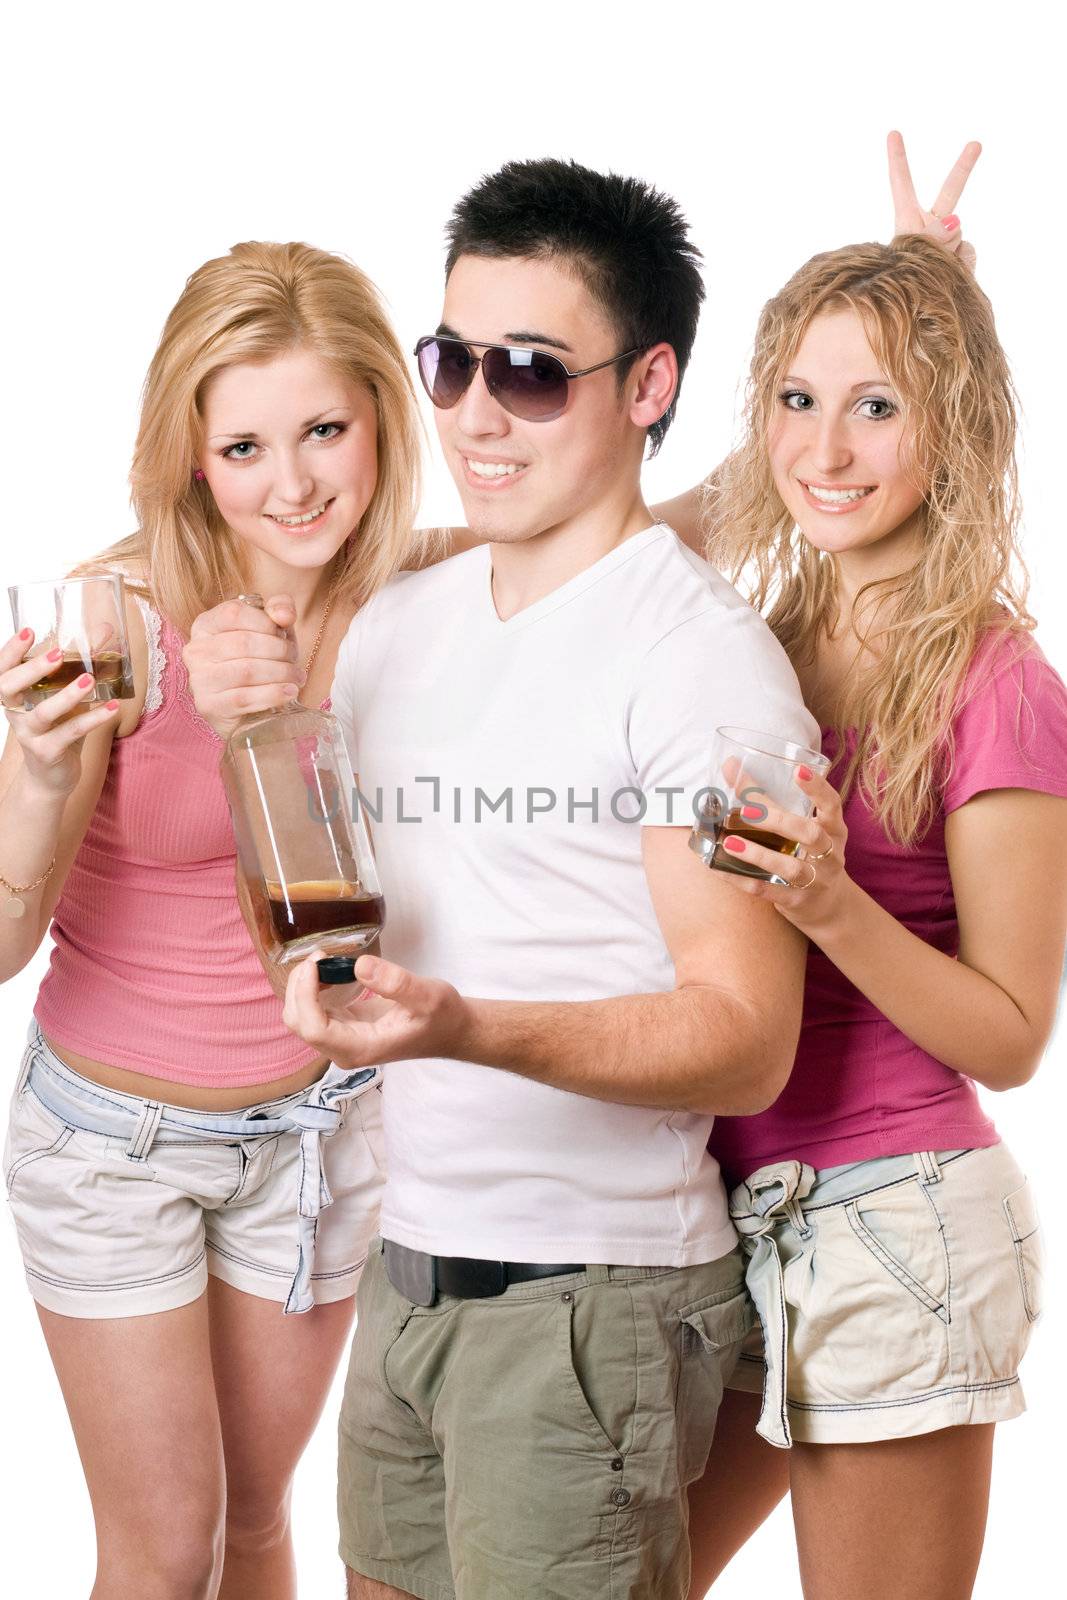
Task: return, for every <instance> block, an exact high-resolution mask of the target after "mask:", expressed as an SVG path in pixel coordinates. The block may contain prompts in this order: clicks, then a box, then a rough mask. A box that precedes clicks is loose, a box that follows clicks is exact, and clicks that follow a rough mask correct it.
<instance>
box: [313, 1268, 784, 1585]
mask: <svg viewBox="0 0 1067 1600" xmlns="http://www.w3.org/2000/svg"><path fill="white" fill-rule="evenodd" d="M356 1304H357V1312H358V1318H359V1320H358V1325H357V1331H356V1337H355V1340H354V1343H353V1349H352V1359H351V1366H350V1369H349V1373H348V1382H347V1385H346V1389H345V1397H344V1404H343V1407H342V1412H341V1427H340V1472H339V1511H340V1523H341V1555H342V1558H343V1560H344V1561H345V1562H346V1564H347V1565H348V1566H349V1567H351V1568H353V1569H354V1570H355V1571H356V1572H359V1573H362V1574H364V1575H365V1576H367V1577H370V1578H376V1579H378V1580H379V1581H380V1582H384V1583H389V1584H392V1585H394V1587H396V1588H398V1589H401V1590H403V1591H404V1592H405V1593H408V1594H412V1595H416V1596H419V1597H420V1600H453V1597H458V1600H490V1597H493V1600H496V1597H498V1596H499V1597H501V1600H503V1597H504V1596H507V1600H607V1597H608V1596H611V1597H612V1600H685V1596H686V1594H687V1591H688V1586H689V1540H688V1522H687V1506H686V1485H687V1484H689V1483H691V1482H692V1481H693V1480H694V1479H695V1478H698V1477H699V1476H700V1475H701V1473H702V1472H703V1470H704V1467H705V1465H706V1463H707V1457H708V1452H709V1449H710V1446H711V1441H712V1435H713V1433H714V1430H715V1418H716V1413H717V1411H718V1407H719V1402H720V1400H721V1398H722V1388H723V1380H724V1378H725V1376H726V1375H727V1374H728V1373H729V1371H730V1369H731V1367H732V1366H733V1364H734V1361H735V1360H736V1357H737V1353H738V1350H739V1349H740V1346H741V1341H742V1339H743V1338H744V1335H745V1333H746V1332H747V1330H748V1328H749V1327H750V1325H751V1320H752V1308H751V1305H750V1303H749V1301H748V1298H747V1295H746V1293H745V1289H744V1283H743V1276H742V1265H741V1259H740V1253H739V1251H736V1250H735V1251H733V1252H731V1254H730V1255H728V1256H725V1257H723V1258H722V1259H721V1260H719V1261H713V1262H710V1263H708V1264H707V1265H704V1266H695V1267H684V1268H680V1269H673V1268H672V1269H660V1268H653V1267H606V1266H603V1267H589V1268H587V1269H586V1271H585V1272H582V1273H575V1274H570V1275H568V1276H561V1277H558V1278H547V1279H540V1280H537V1281H535V1282H532V1283H520V1284H514V1285H512V1286H511V1287H509V1288H508V1289H506V1290H505V1291H504V1293H503V1294H502V1295H499V1296H496V1297H494V1298H491V1299H483V1300H460V1299H456V1298H453V1297H451V1296H444V1297H442V1298H441V1299H440V1300H439V1301H438V1303H437V1304H436V1305H434V1306H430V1307H423V1306H415V1305H412V1303H411V1301H410V1300H407V1299H405V1298H404V1297H403V1296H402V1295H400V1294H398V1293H397V1291H396V1290H395V1289H394V1288H393V1286H392V1284H391V1283H390V1282H389V1280H388V1278H387V1277H386V1274H385V1268H384V1262H383V1259H382V1255H381V1252H380V1248H379V1249H377V1250H375V1249H372V1251H371V1255H370V1259H369V1261H368V1263H367V1268H366V1271H365V1273H364V1276H363V1280H362V1282H361V1284H360V1289H359V1295H358V1298H357V1302H356Z"/></svg>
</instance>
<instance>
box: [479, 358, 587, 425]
mask: <svg viewBox="0 0 1067 1600" xmlns="http://www.w3.org/2000/svg"><path fill="white" fill-rule="evenodd" d="M482 370H483V371H484V373H485V381H486V385H487V387H488V389H489V393H490V394H491V395H492V396H493V398H494V400H498V401H499V402H500V404H501V405H502V406H503V407H504V410H505V411H510V412H511V414H512V416H515V417H522V418H523V419H524V420H525V421H526V422H550V421H551V420H552V418H553V417H558V416H559V415H560V413H561V412H562V411H563V410H564V409H565V408H566V405H567V369H566V368H565V367H564V365H563V363H562V361H557V360H556V358H555V356H547V355H544V354H543V353H542V352H541V351H540V350H519V349H514V348H509V349H506V350H502V349H499V348H497V349H493V350H487V351H486V352H485V355H484V356H483V358H482Z"/></svg>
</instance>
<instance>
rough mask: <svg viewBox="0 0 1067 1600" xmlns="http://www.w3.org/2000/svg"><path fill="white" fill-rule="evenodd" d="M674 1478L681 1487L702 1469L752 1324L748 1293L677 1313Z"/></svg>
mask: <svg viewBox="0 0 1067 1600" xmlns="http://www.w3.org/2000/svg"><path fill="white" fill-rule="evenodd" d="M678 1321H679V1339H680V1346H679V1352H678V1404H677V1430H678V1476H679V1481H680V1482H681V1484H682V1486H683V1487H684V1486H685V1485H686V1484H688V1483H692V1482H694V1481H695V1479H697V1478H699V1477H700V1476H701V1475H702V1474H703V1471H704V1468H705V1467H706V1466H707V1464H708V1455H709V1453H710V1451H711V1442H712V1439H713V1438H714V1436H715V1421H716V1418H717V1417H718V1414H719V1406H720V1405H721V1403H722V1391H723V1386H724V1384H725V1382H726V1379H727V1378H728V1377H729V1376H730V1374H731V1372H732V1371H733V1369H734V1367H735V1366H736V1364H737V1357H738V1355H739V1354H740V1352H741V1346H742V1345H743V1344H744V1342H745V1339H746V1338H747V1337H748V1334H749V1332H750V1331H751V1329H752V1327H753V1325H754V1324H755V1321H756V1313H755V1308H754V1307H753V1305H752V1301H751V1300H750V1299H749V1296H748V1291H747V1290H745V1289H742V1290H741V1292H740V1293H739V1294H735V1295H733V1296H732V1297H731V1298H730V1299H729V1300H722V1299H721V1298H720V1299H717V1300H716V1299H710V1300H698V1301H697V1302H696V1303H695V1304H694V1305H691V1306H685V1307H683V1308H682V1310H681V1311H679V1312H678Z"/></svg>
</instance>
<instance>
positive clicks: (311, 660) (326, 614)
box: [304, 568, 344, 683]
mask: <svg viewBox="0 0 1067 1600" xmlns="http://www.w3.org/2000/svg"><path fill="white" fill-rule="evenodd" d="M341 570H342V572H343V570H344V569H343V568H342V569H341ZM340 582H341V572H339V573H338V574H337V576H336V578H334V580H333V582H332V583H331V584H330V592H329V594H328V595H327V596H326V605H325V607H324V608H323V613H322V621H321V622H320V623H319V631H318V633H317V634H316V635H315V643H314V644H313V645H312V646H311V653H310V655H309V656H308V658H307V660H306V661H305V662H304V681H305V683H306V682H307V680H308V678H310V677H311V669H312V667H313V666H314V665H315V657H316V656H317V655H318V653H319V646H320V645H321V643H322V636H323V634H324V633H325V632H326V624H327V622H328V621H329V619H330V612H331V611H332V610H333V602H334V597H335V595H336V594H337V590H338V587H339V585H340Z"/></svg>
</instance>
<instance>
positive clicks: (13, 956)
mask: <svg viewBox="0 0 1067 1600" xmlns="http://www.w3.org/2000/svg"><path fill="white" fill-rule="evenodd" d="M418 464H419V463H418V436H417V421H416V412H415V405H414V400H413V395H412V389H411V383H410V379H409V377H408V373H407V367H406V362H405V359H404V356H403V353H402V351H401V349H400V347H399V345H398V343H397V341H396V338H395V336H394V334H393V332H392V329H391V328H390V326H389V323H388V320H387V318H386V316H385V313H384V311H383V309H382V306H381V303H380V301H379V299H378V297H377V294H376V292H375V290H374V288H373V286H372V285H371V284H370V283H369V281H368V280H367V279H366V278H365V277H364V275H363V274H362V273H361V272H360V271H359V270H358V269H357V268H356V267H355V266H353V265H352V264H350V263H349V262H347V261H344V260H342V259H341V258H339V257H337V256H332V255H328V254H326V253H324V252H322V251H318V250H314V249H311V248H310V247H308V246H306V245H301V244H290V245H274V244H244V245H237V246H235V247H234V249H233V250H232V251H231V252H230V254H229V255H228V256H225V257H223V258H221V259H219V260H216V261H209V262H207V263H206V264H205V265H204V266H202V267H201V268H200V269H199V270H198V271H197V272H195V273H194V274H193V276H192V277H191V278H190V280H189V282H188V284H187V286H186V289H185V291H184V293H183V294H182V296H181V298H180V299H179V301H178V303H177V305H176V306H175V307H174V309H173V311H172V312H171V314H170V316H169V318H168V320H167V323H166V326H165V328H164V331H163V335H162V339H161V341H160V345H159V348H158V350H157V352H156V354H155V357H154V359H153V361H152V365H151V368H150V370H149V374H148V380H147V384H146V388H145V394H144V402H143V409H142V415H141V426H140V432H139V436H138V440H137V446H136V452H135V456H134V463H133V472H132V484H133V500H134V505H135V508H136V510H137V513H138V516H139V531H138V532H137V533H136V534H134V535H133V536H132V537H130V538H127V539H125V540H124V541H123V542H122V543H120V544H118V545H116V546H115V547H114V548H113V549H111V550H108V551H106V552H105V553H104V554H103V555H102V556H100V557H98V558H96V559H95V560H94V561H93V562H90V563H87V566H86V569H84V570H94V569H101V570H108V571H115V570H117V571H121V572H122V573H123V574H124V575H125V576H126V579H127V588H128V594H129V596H130V599H129V603H128V619H127V620H128V626H129V633H130V638H131V641H132V650H133V662H134V675H135V682H136V697H135V699H134V700H133V701H126V702H122V703H116V702H112V703H111V704H109V705H106V706H101V707H97V708H94V709H91V710H85V709H83V707H84V702H85V697H86V694H87V693H88V690H89V688H90V686H91V684H90V681H89V680H85V681H83V682H79V683H75V684H72V685H71V686H70V687H69V688H66V689H64V690H62V691H61V692H59V693H57V694H56V695H55V696H54V697H53V698H51V699H49V700H47V701H45V702H44V703H43V704H42V705H40V706H38V707H37V708H35V709H34V710H33V711H31V712H29V713H20V712H11V711H9V712H8V722H9V725H10V734H9V737H8V741H7V745H6V748H5V751H4V755H3V760H2V765H0V840H2V841H3V843H2V849H0V857H2V858H0V874H2V880H0V911H2V910H3V905H4V904H6V903H8V902H11V903H12V905H14V902H15V901H16V899H19V900H21V901H22V903H23V905H24V907H25V910H24V914H23V915H22V916H21V917H13V916H11V915H6V916H0V981H3V980H4V979H6V978H8V977H10V976H12V975H13V974H14V973H16V972H18V971H19V970H20V969H21V968H22V967H24V966H25V965H26V963H27V962H28V961H29V959H30V958H31V956H32V955H33V954H34V952H35V951H36V949H37V948H38V946H39V945H40V943H41V941H42V940H43V938H44V937H45V934H46V933H47V932H48V931H49V928H50V927H51V932H52V936H53V939H54V943H55V949H54V952H53V956H52V964H51V967H50V970H49V973H48V975H47V977H46V978H45V980H44V983H43V985H42V988H41V992H40V995H39V999H38V1003H37V1006H36V1008H35V1016H34V1019H33V1022H32V1025H31V1027H30V1037H29V1042H28V1045H27V1048H26V1051H25V1054H24V1056H23V1060H22V1070H21V1072H20V1074H19V1078H18V1083H17V1086H16V1092H15V1096H14V1100H13V1103H12V1114H11V1120H10V1127H9V1133H8V1140H7V1149H6V1152H5V1158H4V1171H5V1177H6V1180H7V1185H8V1190H9V1195H10V1200H11V1205H12V1209H13V1213H14V1217H15V1221H16V1225H17V1229H18V1233H19V1240H20V1244H21V1247H22V1251H23V1256H24V1260H25V1264H26V1271H27V1278H28V1282H29V1286H30V1289H31V1292H32V1294H33V1295H34V1298H35V1299H36V1301H37V1305H38V1310H39V1314H40V1319H41V1323H42V1326H43V1328H44V1333H45V1337H46V1339H47V1341H48V1346H49V1350H50V1353H51V1355H52V1359H53V1361H54V1363H55V1367H56V1371H57V1373H58V1376H59V1379H60V1383H61V1385H62V1388H63V1393H64V1396H65V1398H66V1401H67V1406H68V1410H69V1413H70V1417H71V1422H72V1424H73V1427H74V1431H75V1434H76V1437H77V1443H78V1449H79V1453H80V1455H81V1458H82V1462H83V1465H84V1468H85V1473H86V1479H87V1483H88V1487H89V1491H90V1495H91V1497H92V1502H93V1510H94V1515H95V1520H96V1527H97V1540H98V1568H97V1577H96V1586H95V1588H94V1590H93V1593H94V1595H95V1596H98V1597H99V1600H112V1597H118V1596H127V1595H131V1594H137V1593H147V1592H149V1591H150V1592H151V1593H152V1594H153V1595H160V1596H163V1595H166V1596H175V1597H177V1596H179V1595H180V1596H193V1595H196V1596H203V1597H214V1596H216V1595H222V1596H224V1597H225V1600H253V1597H255V1600H283V1597H287V1596H292V1595H294V1594H295V1592H296V1590H295V1577H294V1571H293V1553H292V1546H291V1541H290V1534H289V1496H290V1486H291V1480H292V1475H293V1471H294V1469H295V1466H296V1463H297V1460H298V1458H299V1456H300V1454H301V1452H302V1450H303V1447H304V1444H305V1443H306V1441H307V1439H308V1437H309V1435H310V1433H311V1431H312V1428H313V1427H314V1424H315V1422H316V1420H317V1418H318V1415H319V1412H320V1410H321V1407H322V1404H323V1401H324V1399H325V1397H326V1393H327V1390H328V1387H329V1384H330V1381H331V1377H332V1375H333V1372H334V1369H335V1367H336V1364H337V1361H338V1358H339V1355H340V1352H341V1350H342V1347H343V1345H344V1343H345V1340H346V1337H347V1334H348V1331H349V1328H350V1325H351V1321H352V1306H353V1295H354V1291H355V1286H356V1281H357V1279H358V1276H359V1272H360V1268H361V1266H362V1262H363V1259H364V1257H365V1255H366V1249H367V1243H368V1240H369V1238H370V1236H371V1234H372V1233H373V1231H374V1226H375V1221H376V1215H377V1201H378V1192H379V1188H380V1184H381V1178H382V1171H381V1162H380V1136H379V1112H378V1102H379V1098H380V1097H379V1095H378V1093H377V1092H376V1089H377V1074H376V1073H374V1072H369V1073H355V1074H353V1073H346V1072H342V1071H341V1070H340V1069H338V1068H336V1067H331V1066H330V1064H329V1063H328V1062H326V1061H324V1060H322V1059H321V1057H319V1056H317V1054H316V1053H315V1052H314V1051H312V1050H309V1049H308V1047H307V1046H305V1045H303V1044H302V1043H301V1041H300V1040H298V1039H296V1038H295V1037H294V1036H293V1035H292V1034H291V1033H290V1032H289V1031H288V1030H287V1029H286V1028H285V1026H284V1025H283V1022H282V1007H281V1002H280V1000H279V998H278V996H277V994H276V993H275V992H274V989H273V988H272V986H271V983H270V982H269V981H268V979H267V977H266V975H265V974H264V973H263V971H262V969H261V968H260V966H259V964H258V962H257V960H256V957H255V955H254V952H253V948H252V944H251V940H250V938H249V935H248V932H247V930H246V928H245V925H244V922H243V920H242V917H241V913H240V910H239V908H238V903H237V899H236V896H235V890H234V866H235V863H234V846H233V839H232V833H231V828H230V823H229V817H228V813H227V808H226V804H225V799H224V796H223V792H222V788H221V784H220V780H219V777H218V763H219V756H220V753H221V748H222V746H221V741H220V738H219V735H218V732H217V731H216V730H215V729H213V728H212V727H210V726H209V725H208V724H207V723H206V722H204V721H203V720H202V719H201V717H200V716H199V715H198V714H197V712H196V710H195V708H194V706H193V703H192V700H191V697H190V694H189V687H188V679H187V674H186V666H185V662H184V660H183V650H184V649H186V648H190V649H194V647H193V646H189V645H188V644H187V640H188V635H189V631H190V628H191V626H192V624H193V621H194V619H195V618H196V617H198V616H199V615H200V614H201V613H205V612H211V613H212V616H213V619H214V623H215V625H216V626H218V625H220V620H221V623H222V624H224V625H225V628H227V629H229V630H231V631H233V632H235V633H236V634H238V635H240V636H241V639H242V641H243V642H242V652H243V653H244V654H245V655H248V656H255V657H258V658H259V660H260V664H261V666H260V671H259V673H258V678H259V682H258V683H257V684H256V685H254V686H250V687H249V688H247V689H245V690H243V691H242V692H241V694H240V696H239V700H240V706H239V709H240V711H241V712H250V711H258V710H262V709H265V708H267V707H271V706H278V705H281V704H284V703H285V701H286V700H287V699H290V698H293V697H294V696H297V695H299V696H300V698H301V699H302V700H303V701H304V702H305V703H307V704H310V705H320V704H321V703H323V702H324V701H326V699H327V696H328V694H329V689H330V684H331V681H332V676H333V668H334V661H335V658H336V653H337V649H338V645H339V642H340V640H341V639H342V637H343V636H344V633H345V630H346V628H347V626H348V623H349V621H350V619H351V617H352V615H353V612H354V610H355V609H356V607H357V606H359V605H360V604H361V603H362V602H363V601H365V600H366V599H367V598H368V597H369V596H370V595H371V594H373V593H374V592H375V591H376V590H377V589H378V588H379V587H380V586H381V584H382V583H383V582H385V581H386V580H387V579H388V578H389V577H390V576H391V575H392V574H393V573H394V572H395V571H396V570H397V569H398V568H399V567H400V566H401V564H403V563H404V562H405V561H406V562H408V563H411V562H413V561H421V560H424V559H427V557H428V556H429V555H432V554H433V551H432V550H430V549H429V548H428V545H427V541H426V540H425V539H423V540H421V541H418V540H416V539H415V538H414V537H413V535H412V532H411V529H412V521H413V511H414V507H415V504H416V496H417V482H418ZM246 591H258V592H260V593H263V594H265V595H279V594H283V593H284V595H285V596H286V597H287V600H286V603H285V605H284V606H282V607H281V608H280V609H279V608H275V615H276V616H278V617H280V618H281V619H282V620H284V621H286V622H291V623H293V624H294V627H295V638H296V645H295V648H294V647H292V646H290V645H289V644H287V642H286V640H285V639H284V638H283V637H282V636H281V634H280V632H279V630H278V629H277V628H276V627H275V626H274V625H273V624H272V623H271V622H270V620H269V619H268V618H267V617H266V616H264V615H263V614H261V613H257V612H254V611H253V610H251V608H249V607H246V606H240V605H237V604H228V605H223V607H222V609H221V611H220V610H219V609H218V607H219V606H220V603H221V602H224V601H226V600H227V597H230V596H234V595H237V594H239V593H242V592H246ZM32 644H33V640H32V638H31V637H25V636H20V637H18V638H15V639H10V640H8V641H7V642H6V643H4V645H3V646H2V648H0V698H2V700H3V703H4V705H5V706H12V705H15V704H17V703H18V701H19V698H20V694H21V691H22V690H23V689H24V688H25V686H26V685H28V684H29V683H30V682H32V681H33V680H35V679H36V678H37V677H38V676H39V674H40V667H39V665H37V664H34V665H28V664H26V662H25V657H26V654H27V651H28V650H30V649H31V647H32ZM194 654H195V649H194ZM224 731H225V730H224ZM285 1313H295V1314H285Z"/></svg>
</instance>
